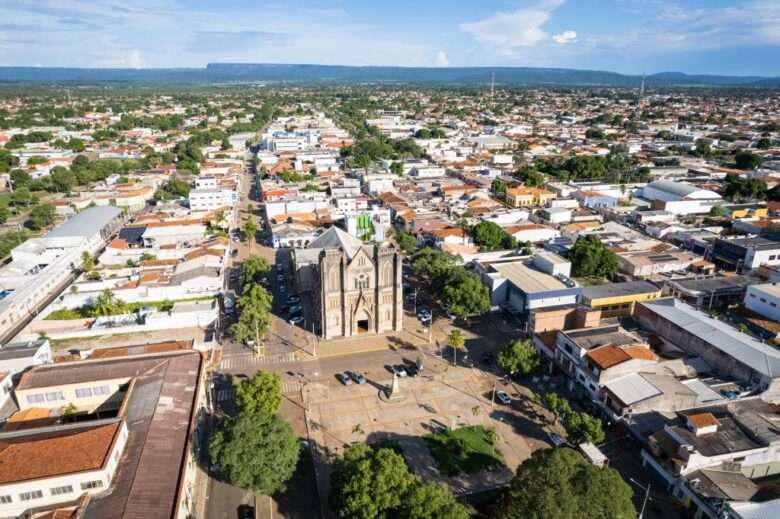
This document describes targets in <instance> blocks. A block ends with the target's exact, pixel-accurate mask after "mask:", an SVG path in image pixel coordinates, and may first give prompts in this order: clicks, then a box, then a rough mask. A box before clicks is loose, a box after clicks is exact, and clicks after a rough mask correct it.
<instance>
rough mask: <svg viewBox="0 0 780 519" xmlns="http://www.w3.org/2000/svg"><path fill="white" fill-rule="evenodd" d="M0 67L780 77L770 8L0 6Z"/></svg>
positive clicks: (479, 0) (774, 13)
mask: <svg viewBox="0 0 780 519" xmlns="http://www.w3.org/2000/svg"><path fill="white" fill-rule="evenodd" d="M0 12H1V13H2V18H0V65H30V66H72V67H134V68H137V67H200V66H204V65H205V64H206V63H209V62H217V61H231V62H268V63H320V64H348V65H403V66H491V65H509V66H513V65H516V66H535V67H571V68H588V69H600V70H614V71H617V72H624V73H637V74H641V73H643V72H646V73H653V72H660V71H672V70H673V71H683V72H689V73H715V74H735V75H749V74H759V75H780V0H732V1H724V0H678V1H668V0H514V1H513V0H416V1H413V0H393V1H390V0H332V1H324V0H322V1H313V0H34V1H33V0H0Z"/></svg>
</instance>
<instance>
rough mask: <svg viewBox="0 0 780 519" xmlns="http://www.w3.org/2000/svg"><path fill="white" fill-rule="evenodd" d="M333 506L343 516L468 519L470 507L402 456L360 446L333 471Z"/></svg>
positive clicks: (356, 518)
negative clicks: (418, 473) (427, 480)
mask: <svg viewBox="0 0 780 519" xmlns="http://www.w3.org/2000/svg"><path fill="white" fill-rule="evenodd" d="M330 507H331V509H332V510H333V512H334V513H335V514H336V517H339V518H344V519H347V518H348V519H466V518H467V517H469V514H468V510H467V509H466V508H465V507H464V506H463V505H461V504H459V503H458V502H457V501H455V498H454V497H453V495H452V492H450V491H449V489H447V488H446V487H443V486H440V485H436V484H434V483H423V482H422V481H421V480H420V478H419V477H417V476H415V475H414V474H412V473H411V472H409V469H408V468H407V466H406V463H405V461H404V459H403V457H402V456H401V455H400V454H398V453H396V452H395V451H393V450H392V449H387V448H378V449H375V448H372V447H370V446H368V445H366V444H362V443H361V444H356V445H352V446H351V447H349V448H347V449H346V450H345V451H344V457H343V458H341V459H340V460H338V461H337V462H336V465H335V468H334V470H333V474H332V475H331V492H330Z"/></svg>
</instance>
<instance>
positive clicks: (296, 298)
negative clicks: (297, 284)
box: [287, 294, 301, 305]
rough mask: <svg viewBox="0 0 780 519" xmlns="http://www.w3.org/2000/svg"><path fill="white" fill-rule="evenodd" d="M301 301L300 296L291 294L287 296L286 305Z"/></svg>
mask: <svg viewBox="0 0 780 519" xmlns="http://www.w3.org/2000/svg"><path fill="white" fill-rule="evenodd" d="M300 302H301V296H296V295H295V294H291V295H289V296H287V304H288V305H294V304H297V303H300Z"/></svg>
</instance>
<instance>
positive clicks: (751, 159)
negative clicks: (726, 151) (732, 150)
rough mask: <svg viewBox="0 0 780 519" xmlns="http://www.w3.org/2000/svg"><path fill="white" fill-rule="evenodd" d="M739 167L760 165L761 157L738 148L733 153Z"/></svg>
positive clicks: (749, 167)
mask: <svg viewBox="0 0 780 519" xmlns="http://www.w3.org/2000/svg"><path fill="white" fill-rule="evenodd" d="M734 162H735V163H736V165H737V167H738V168H739V169H756V168H757V167H759V166H760V165H761V157H759V156H758V155H756V154H754V153H753V152H751V151H748V150H740V151H738V152H737V153H736V154H735V155H734Z"/></svg>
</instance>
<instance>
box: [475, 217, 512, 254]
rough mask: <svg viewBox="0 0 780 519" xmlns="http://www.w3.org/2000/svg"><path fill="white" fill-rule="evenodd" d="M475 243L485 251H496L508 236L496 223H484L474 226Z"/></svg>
mask: <svg viewBox="0 0 780 519" xmlns="http://www.w3.org/2000/svg"><path fill="white" fill-rule="evenodd" d="M472 232H473V234H474V242H475V243H476V244H477V245H479V246H480V247H482V248H483V249H484V250H496V249H498V248H499V247H500V246H501V243H502V241H503V239H504V236H506V234H505V233H504V230H503V229H502V228H501V227H500V226H499V225H498V224H496V223H495V222H489V221H482V222H479V223H478V224H477V225H475V226H474V229H473V231H472Z"/></svg>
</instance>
